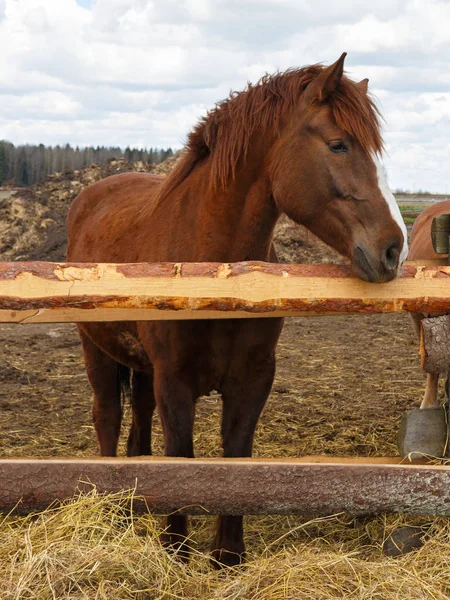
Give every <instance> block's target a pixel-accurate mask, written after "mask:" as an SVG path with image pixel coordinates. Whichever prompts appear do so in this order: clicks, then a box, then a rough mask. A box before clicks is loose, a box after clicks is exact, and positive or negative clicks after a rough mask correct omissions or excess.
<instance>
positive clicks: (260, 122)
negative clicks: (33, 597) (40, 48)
mask: <svg viewBox="0 0 450 600" xmlns="http://www.w3.org/2000/svg"><path fill="white" fill-rule="evenodd" d="M344 58H345V54H343V55H342V56H341V58H340V59H339V60H338V61H337V62H336V63H334V64H333V65H331V66H329V67H327V68H324V67H322V66H320V65H313V66H310V67H306V68H302V69H297V70H294V69H293V70H289V71H286V72H285V73H279V74H276V75H274V76H271V77H268V76H267V77H265V78H263V79H262V80H261V81H260V82H259V83H258V84H257V85H256V86H249V87H248V89H246V90H245V91H244V92H241V93H237V94H232V95H231V96H230V98H228V99H227V100H225V101H223V102H222V103H220V104H219V105H217V106H216V107H215V109H213V110H212V111H211V112H210V113H208V115H207V116H206V117H204V118H203V119H202V120H201V121H200V123H199V124H198V125H197V126H196V127H195V129H194V130H193V132H192V133H191V134H190V136H189V140H188V146H187V151H186V154H185V156H184V158H183V159H182V160H181V162H180V163H179V164H178V165H177V167H176V168H175V170H174V171H173V172H172V173H171V175H170V176H169V177H168V178H167V179H162V178H157V177H153V176H150V175H145V174H131V173H130V174H124V175H117V176H113V177H109V178H107V179H105V180H103V181H100V182H99V183H96V184H94V185H91V186H89V187H88V188H86V189H85V190H84V191H83V192H82V193H81V194H80V195H79V196H78V197H77V198H76V200H75V201H74V203H73V205H72V207H71V210H70V214H69V219H68V232H69V251H68V260H69V261H73V262H119V263H124V262H133V263H135V262H167V261H169V262H189V261H195V262H199V261H205V262H213V261H217V262H235V261H246V260H261V261H272V262H274V261H276V254H275V251H274V247H273V232H274V228H275V225H276V223H277V220H278V219H279V217H280V215H281V214H282V213H286V214H287V215H288V216H289V217H290V218H291V219H293V220H294V221H296V222H297V223H300V224H302V225H304V226H306V227H307V228H308V229H309V230H311V231H312V232H313V233H314V234H316V235H317V236H318V237H319V238H321V239H322V240H323V241H324V242H326V243H327V244H329V245H330V246H332V247H333V248H335V249H336V250H337V251H339V252H340V253H341V254H343V255H344V256H346V257H348V258H349V259H350V261H351V263H352V266H353V270H354V272H355V274H356V275H357V276H358V277H360V278H362V279H364V280H367V281H371V282H386V281H389V280H391V279H392V278H394V277H395V276H396V274H397V269H398V267H399V264H400V263H401V262H402V261H403V260H404V259H405V258H406V254H407V246H406V230H405V228H404V224H403V221H402V218H401V216H400V212H399V210H398V208H397V205H396V203H395V201H394V198H393V196H392V194H391V193H390V192H389V190H388V188H387V185H386V183H385V180H384V177H383V172H382V168H381V166H380V164H379V163H378V160H377V155H379V154H380V153H381V151H382V140H381V136H380V128H379V118H378V113H377V110H376V108H375V106H374V104H373V102H372V100H371V99H370V97H369V96H368V94H367V80H364V81H362V82H360V83H355V82H353V81H351V80H350V79H348V78H347V77H345V76H344V75H343V64H344ZM282 324H283V322H282V320H281V319H279V318H270V319H257V320H252V319H244V320H238V319H236V320H226V321H223V320H209V321H203V322H199V321H195V322H188V321H171V322H168V321H157V322H137V323H89V324H88V323H84V324H82V325H81V324H80V325H79V331H80V336H81V341H82V345H83V351H84V357H85V363H86V370H87V374H88V377H89V381H90V383H91V385H92V388H93V391H94V410H93V415H94V423H95V428H96V431H97V435H98V439H99V442H100V448H101V453H102V456H114V455H115V454H116V449H117V442H118V436H119V430H120V424H121V400H120V390H121V382H123V381H124V379H128V378H129V377H130V372H132V411H133V422H132V428H131V432H130V436H129V439H128V454H129V455H131V456H134V455H139V454H150V452H151V446H150V443H151V440H150V433H151V419H152V414H153V411H154V409H155V406H157V408H158V411H159V414H160V418H161V422H162V426H163V430H164V442H165V453H166V455H168V456H180V457H193V456H194V448H193V424H194V412H195V403H196V400H197V399H198V398H199V396H202V395H205V394H208V393H209V392H211V391H212V390H217V391H218V392H220V394H221V395H222V400H223V414H222V426H221V433H222V439H223V453H224V456H226V457H245V456H251V454H252V445H253V437H254V432H255V427H256V425H257V422H258V419H259V416H260V413H261V410H262V408H263V406H264V404H265V402H266V400H267V397H268V395H269V392H270V389H271V386H272V382H273V378H274V373H275V348H276V345H277V341H278V337H279V335H280V332H281V328H282ZM299 343H301V341H300V340H299ZM166 525H167V528H166V532H167V533H166V542H167V543H168V544H170V545H172V546H175V547H178V548H179V551H180V552H183V553H185V552H187V547H186V543H185V536H186V534H187V524H186V517H184V516H182V515H171V516H169V517H168V519H167V524H166ZM244 551H245V548H244V541H243V525H242V517H241V516H236V515H229V516H221V517H219V520H218V527H217V532H216V536H215V541H214V545H213V557H214V560H215V564H216V565H219V564H226V565H233V564H237V563H239V562H240V561H241V560H242V558H243V556H244Z"/></svg>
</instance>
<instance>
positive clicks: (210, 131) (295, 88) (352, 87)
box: [160, 64, 383, 198]
mask: <svg viewBox="0 0 450 600" xmlns="http://www.w3.org/2000/svg"><path fill="white" fill-rule="evenodd" d="M323 69H324V67H323V66H322V65H318V64H317V65H311V66H308V67H304V68H301V69H288V70H287V71H284V72H281V73H280V72H277V73H275V74H274V75H265V76H264V77H262V78H261V79H260V80H259V81H258V83H257V84H256V85H252V84H251V83H248V85H247V88H246V89H245V90H244V91H242V92H231V94H230V96H229V97H228V98H226V99H225V100H223V101H221V102H218V103H217V104H216V105H215V107H214V108H213V109H212V110H210V111H209V112H208V113H207V114H206V115H205V116H204V117H202V118H201V119H200V121H199V123H198V124H197V125H196V126H195V127H194V129H193V130H192V131H191V133H190V134H189V136H188V141H187V145H186V152H185V155H184V157H183V158H182V159H181V160H180V162H179V163H178V164H177V165H176V167H175V169H174V170H173V171H172V172H171V174H170V175H169V176H168V178H167V180H166V181H165V182H164V184H163V186H162V188H161V190H160V198H161V197H162V196H166V195H167V194H169V193H170V192H171V191H172V190H173V189H174V188H175V187H177V186H178V185H179V184H180V183H181V182H182V181H184V179H186V177H187V176H188V175H189V173H190V172H191V171H192V169H193V168H194V167H195V165H196V164H197V163H199V162H201V161H202V160H204V159H206V158H208V157H209V158H210V159H211V161H212V162H211V177H212V186H213V188H215V189H217V188H218V187H220V188H222V189H225V188H226V185H227V183H228V181H229V179H230V177H231V178H234V176H235V171H236V165H237V163H238V161H239V159H241V158H243V159H244V160H245V158H246V156H247V152H248V149H249V145H250V140H251V136H252V134H253V132H254V131H255V130H260V131H265V130H267V129H268V128H269V127H271V128H272V129H273V130H274V131H275V133H278V132H279V131H280V127H281V124H282V122H283V120H284V119H285V118H286V117H288V116H289V114H290V113H291V112H292V111H293V110H294V109H295V107H296V106H297V105H298V101H299V97H300V95H301V94H302V93H303V92H304V90H305V89H306V87H307V86H308V84H309V83H311V81H313V80H314V79H315V78H316V77H317V76H318V75H319V74H320V72H321V71H322V70H323ZM327 102H328V104H329V106H330V107H331V110H332V113H333V116H334V119H335V121H336V124H337V126H338V127H339V128H340V129H343V130H344V131H346V132H347V133H349V134H350V135H351V136H353V137H354V138H356V139H357V140H358V142H359V143H360V144H361V146H362V147H363V149H364V150H365V151H366V152H367V153H371V152H373V153H377V154H380V153H381V152H382V150H383V141H382V138H381V132H380V113H379V111H378V108H377V107H376V105H375V103H374V101H373V100H372V98H371V97H370V96H369V95H368V94H366V93H365V92H363V91H362V90H361V89H360V88H359V87H358V85H357V84H356V83H355V82H354V81H352V80H351V79H348V78H347V77H345V76H343V77H342V79H341V82H340V85H339V88H338V90H337V91H336V92H334V93H332V94H331V95H330V97H329V98H328V101H327Z"/></svg>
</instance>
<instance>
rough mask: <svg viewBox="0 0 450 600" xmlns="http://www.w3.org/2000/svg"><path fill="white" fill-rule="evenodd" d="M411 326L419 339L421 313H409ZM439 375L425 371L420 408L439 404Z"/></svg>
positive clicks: (434, 406) (433, 406) (422, 316)
mask: <svg viewBox="0 0 450 600" xmlns="http://www.w3.org/2000/svg"><path fill="white" fill-rule="evenodd" d="M409 316H410V319H411V323H412V326H413V328H414V331H415V332H416V335H417V339H418V340H420V321H421V320H422V319H423V318H424V315H423V314H421V313H409ZM438 384H439V375H436V374H433V373H427V381H426V384H425V394H424V396H423V400H422V404H421V405H420V408H436V407H437V406H439V402H438V398H437V394H438Z"/></svg>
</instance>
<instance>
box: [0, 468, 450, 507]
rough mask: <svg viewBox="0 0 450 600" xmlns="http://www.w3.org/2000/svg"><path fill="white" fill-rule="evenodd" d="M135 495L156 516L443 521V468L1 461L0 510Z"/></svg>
mask: <svg viewBox="0 0 450 600" xmlns="http://www.w3.org/2000/svg"><path fill="white" fill-rule="evenodd" d="M94 485H95V487H96V489H97V491H98V492H99V493H103V492H119V491H121V490H124V489H125V490H126V489H135V493H136V495H137V496H140V497H143V498H144V499H145V503H139V502H138V503H137V504H136V506H135V509H136V510H139V509H141V510H142V509H143V508H145V504H146V505H147V506H148V508H150V509H151V510H153V511H155V512H160V513H169V512H172V511H175V510H178V509H181V512H183V513H190V514H205V513H211V514H261V513H262V514H301V515H305V516H321V515H330V514H335V513H339V512H347V513H349V514H353V515H362V514H374V513H379V512H385V511H389V512H397V513H409V514H419V515H420V514H421V515H450V467H447V466H441V465H430V464H417V463H416V464H406V463H404V462H403V463H402V462H401V459H396V458H393V459H389V458H374V459H370V458H366V459H363V458H359V459H358V458H355V459H353V458H349V459H345V458H337V459H333V458H331V457H305V458H298V459H279V460H275V459H272V460H268V459H203V458H197V459H180V458H154V457H146V458H128V459H126V458H123V459H118V458H103V459H60V460H58V459H52V460H43V459H42V460H40V459H33V460H31V459H6V460H0V510H1V511H9V510H11V509H12V508H14V507H15V508H16V509H18V510H19V511H20V510H23V511H27V510H29V509H33V510H36V509H38V508H45V507H46V506H48V505H50V504H51V503H52V502H53V501H54V500H55V499H56V500H63V499H64V498H68V497H71V496H72V495H73V494H74V493H75V492H76V491H77V490H79V489H82V490H84V491H86V490H91V489H92V486H94Z"/></svg>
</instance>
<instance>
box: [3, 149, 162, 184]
mask: <svg viewBox="0 0 450 600" xmlns="http://www.w3.org/2000/svg"><path fill="white" fill-rule="evenodd" d="M170 156H173V152H172V149H171V148H168V149H167V150H160V149H157V148H150V149H147V148H145V149H142V150H138V149H136V148H125V150H122V149H121V148H119V147H110V148H106V147H104V146H97V147H96V148H94V147H93V146H89V147H86V148H78V146H77V147H76V148H72V146H71V145H70V144H66V145H65V146H44V145H43V144H39V146H32V145H29V144H26V145H24V146H14V144H11V143H10V142H7V141H5V140H0V185H4V184H5V183H11V184H13V185H16V186H29V185H33V184H34V183H37V182H38V181H42V179H45V177H47V175H49V174H50V173H56V172H59V173H61V172H62V173H64V172H66V171H75V170H76V169H82V168H83V167H86V166H87V165H91V164H93V163H97V164H105V163H106V162H107V161H108V160H109V159H111V158H125V159H126V160H129V161H130V162H136V161H138V160H141V161H144V162H146V163H149V164H152V163H155V164H158V163H160V162H163V161H164V160H166V158H169V157H170Z"/></svg>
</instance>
